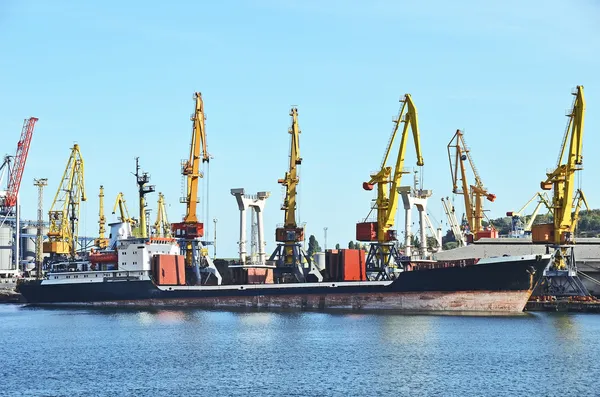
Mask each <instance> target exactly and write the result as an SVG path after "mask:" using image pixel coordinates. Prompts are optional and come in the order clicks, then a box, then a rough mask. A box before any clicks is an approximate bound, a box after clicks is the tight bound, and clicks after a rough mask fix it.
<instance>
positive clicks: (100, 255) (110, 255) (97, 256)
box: [89, 252, 119, 265]
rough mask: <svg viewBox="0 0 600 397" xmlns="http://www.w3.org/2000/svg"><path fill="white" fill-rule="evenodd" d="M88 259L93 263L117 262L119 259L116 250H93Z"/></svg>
mask: <svg viewBox="0 0 600 397" xmlns="http://www.w3.org/2000/svg"><path fill="white" fill-rule="evenodd" d="M89 259H90V262H92V264H94V265H95V264H101V263H117V262H118V260H119V258H118V256H117V253H116V252H94V253H91V254H90V256H89Z"/></svg>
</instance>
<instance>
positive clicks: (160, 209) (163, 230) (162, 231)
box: [153, 193, 171, 238]
mask: <svg viewBox="0 0 600 397" xmlns="http://www.w3.org/2000/svg"><path fill="white" fill-rule="evenodd" d="M153 229H154V235H155V236H157V237H167V238H171V224H170V223H169V219H168V218H167V210H166V208H165V196H164V195H163V194H162V193H158V206H157V209H156V221H155V222H154V226H153Z"/></svg>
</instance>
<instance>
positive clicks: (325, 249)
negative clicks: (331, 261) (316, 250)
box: [323, 226, 327, 251]
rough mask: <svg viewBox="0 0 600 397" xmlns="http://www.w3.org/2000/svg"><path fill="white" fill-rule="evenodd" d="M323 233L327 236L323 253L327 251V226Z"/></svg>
mask: <svg viewBox="0 0 600 397" xmlns="http://www.w3.org/2000/svg"><path fill="white" fill-rule="evenodd" d="M323 233H324V234H325V244H324V245H325V248H323V251H327V226H325V227H324V228H323Z"/></svg>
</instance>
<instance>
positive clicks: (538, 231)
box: [531, 223, 554, 243]
mask: <svg viewBox="0 0 600 397" xmlns="http://www.w3.org/2000/svg"><path fill="white" fill-rule="evenodd" d="M553 233H554V224H552V223H542V224H539V225H533V226H532V227H531V241H533V242H534V243H545V242H548V241H550V239H551V238H552V234H553Z"/></svg>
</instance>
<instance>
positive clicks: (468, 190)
mask: <svg viewBox="0 0 600 397" xmlns="http://www.w3.org/2000/svg"><path fill="white" fill-rule="evenodd" d="M448 159H449V161H450V173H451V175H452V193H454V194H459V195H462V196H463V198H464V202H465V213H466V219H467V224H468V229H469V230H468V231H467V233H466V234H467V241H469V240H471V241H472V240H477V239H479V238H481V237H492V238H495V237H498V231H497V230H496V229H494V227H493V226H491V227H490V229H488V230H485V229H484V227H483V224H482V222H483V218H484V213H483V200H484V199H487V200H488V201H490V202H493V201H494V200H496V195H495V194H492V193H490V192H489V191H488V190H487V189H486V188H485V187H484V185H483V182H482V180H481V177H480V176H479V173H478V172H477V168H475V163H474V162H473V158H472V157H471V151H470V150H469V149H468V148H467V144H466V143H465V139H464V137H463V132H462V131H461V130H456V133H455V134H454V136H453V137H452V139H451V140H450V142H449V143H448ZM466 162H468V164H469V167H470V168H471V171H472V172H473V175H474V177H475V182H474V183H473V184H471V185H470V184H469V182H468V176H467V169H466V168H467V167H466V164H465V163H466ZM459 183H460V186H459Z"/></svg>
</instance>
